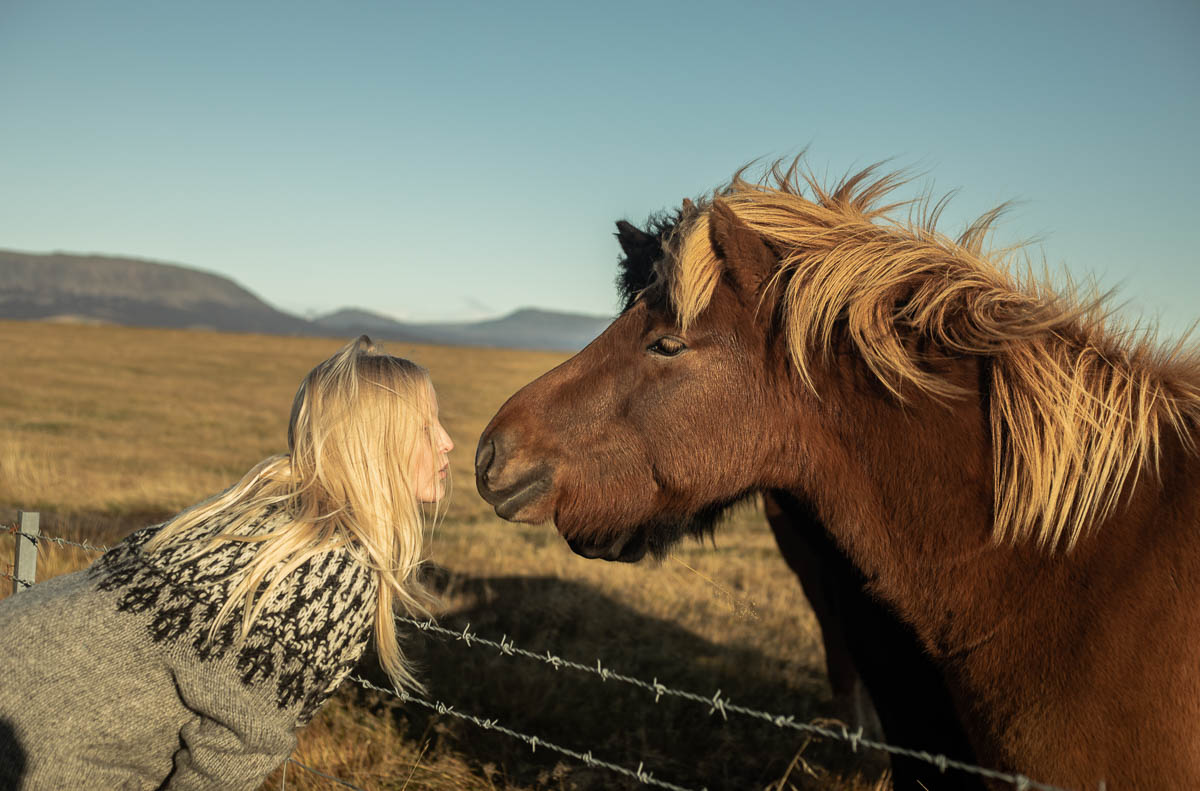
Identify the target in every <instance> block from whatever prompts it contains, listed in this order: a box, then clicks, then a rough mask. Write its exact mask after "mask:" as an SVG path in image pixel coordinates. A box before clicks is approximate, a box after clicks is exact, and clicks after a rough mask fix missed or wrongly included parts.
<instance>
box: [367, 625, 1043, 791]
mask: <svg viewBox="0 0 1200 791" xmlns="http://www.w3.org/2000/svg"><path fill="white" fill-rule="evenodd" d="M397 620H399V621H403V622H404V623H407V624H410V625H412V626H415V627H417V628H418V629H421V630H422V631H426V632H434V633H437V634H441V635H445V636H447V637H453V638H455V639H456V640H459V641H461V642H464V643H466V644H467V645H468V646H469V645H471V644H472V643H476V644H478V645H482V646H488V647H491V648H498V649H500V651H501V653H503V654H506V655H508V656H513V655H516V656H521V657H524V658H526V659H536V660H538V661H539V662H545V663H546V664H548V665H550V666H552V667H553V668H554V669H555V670H558V669H559V668H563V667H566V668H570V669H572V670H580V671H583V672H585V673H592V674H593V675H598V676H600V677H601V678H602V679H606V680H607V679H613V680H616V681H620V682H622V683H625V684H629V685H631V686H635V687H639V688H641V689H645V690H647V691H649V692H653V693H654V702H655V703H657V702H658V701H659V699H660V698H661V697H662V696H663V695H671V696H672V697H677V698H682V699H683V700H690V701H693V702H696V703H702V704H705V705H706V706H708V707H709V714H710V715H711V714H713V713H715V712H718V711H719V712H721V716H722V717H724V718H725V719H728V714H727V712H730V711H732V712H734V713H735V714H742V715H745V716H747V717H754V718H755V719H759V720H762V721H764V722H769V723H771V724H772V725H774V726H775V727H777V728H791V729H793V730H797V731H800V732H802V733H810V734H814V735H816V736H822V737H824V738H826V739H832V740H834V741H841V742H846V743H848V744H849V745H850V748H851V750H853V751H854V752H857V751H858V747H859V746H860V745H861V746H862V747H864V748H867V749H870V750H877V751H879V752H884V753H888V754H889V755H900V756H904V757H906V758H912V759H915V760H918V761H924V762H925V763H928V764H932V765H933V766H936V767H937V768H938V769H939V770H940V771H941V772H942V773H945V771H946V770H947V769H957V770H959V771H962V772H966V773H968V774H974V775H979V776H980V777H984V778H986V779H989V780H999V781H1001V782H1005V783H1008V784H1010V785H1012V786H1015V787H1016V789H1017V791H1035V790H1036V791H1066V789H1064V788H1061V787H1059V786H1054V785H1050V784H1048V783H1039V782H1036V781H1034V780H1030V779H1029V778H1028V777H1026V776H1025V775H1022V774H1009V773H1007V772H999V771H997V770H995V769H988V768H986V767H982V766H975V765H973V764H968V763H963V762H962V761H956V760H954V759H952V758H948V757H946V756H945V755H934V754H932V753H929V752H926V751H925V750H910V749H908V748H907V747H897V746H895V745H892V744H888V743H887V742H879V741H875V740H874V739H868V738H865V737H864V736H863V735H862V729H861V728H860V729H859V730H858V731H856V732H853V733H852V732H851V731H850V730H849V729H847V728H846V727H845V726H843V727H842V728H841V730H840V732H839V731H838V730H834V729H832V728H826V727H823V726H821V725H814V724H812V723H810V722H797V721H796V718H795V717H794V716H793V715H790V714H789V715H787V716H784V715H782V714H771V713H769V712H765V711H759V710H757V709H752V708H749V707H747V706H741V705H738V704H736V703H733V702H732V701H729V700H726V699H725V698H722V697H721V690H717V692H716V694H714V695H712V696H710V697H705V696H703V695H699V694H697V693H695V692H688V691H686V690H682V689H673V688H672V687H668V686H666V685H665V684H662V683H660V682H659V680H658V679H657V678H655V679H654V681H653V682H652V683H651V682H646V681H643V680H642V679H640V678H634V677H633V676H626V675H624V674H622V673H617V672H614V671H612V670H609V669H607V668H605V667H603V666H602V665H601V664H600V660H599V659H597V660H596V664H595V666H592V665H585V664H583V663H581V662H573V661H571V660H569V659H563V658H562V657H559V656H555V655H553V654H551V653H550V652H549V651H546V653H545V654H544V655H543V654H538V653H535V652H533V651H528V650H526V649H524V648H518V647H517V646H515V645H514V644H513V643H512V641H506V642H505V643H503V644H501V643H497V642H496V641H494V640H489V639H487V638H486V637H480V636H479V635H477V634H471V633H470V628H471V627H470V624H467V626H465V627H464V628H463V629H462V631H457V632H456V631H454V630H453V629H447V628H445V627H442V626H438V625H437V624H435V623H434V622H433V619H426V620H424V621H418V620H417V619H415V618H409V617H407V616H400V617H398V618H397ZM505 637H506V638H507V635H506V636H505ZM384 691H386V690H384ZM413 700H417V699H416V698H413ZM568 754H569V753H568ZM576 757H578V756H576ZM625 772H626V773H628V772H629V770H625Z"/></svg>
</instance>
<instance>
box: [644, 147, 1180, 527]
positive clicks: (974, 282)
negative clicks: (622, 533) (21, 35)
mask: <svg viewBox="0 0 1200 791" xmlns="http://www.w3.org/2000/svg"><path fill="white" fill-rule="evenodd" d="M799 161H800V160H799V158H797V160H795V161H793V163H792V164H791V167H789V168H787V169H784V168H783V167H782V166H781V165H780V164H779V163H776V164H775V165H774V166H772V167H771V168H770V169H769V171H768V173H767V174H766V176H765V177H764V178H763V179H762V181H761V182H759V183H751V182H748V181H746V180H744V179H743V178H742V171H739V172H738V173H737V174H735V175H734V177H733V179H732V180H731V182H730V183H729V184H728V185H727V186H726V187H724V188H722V189H720V190H717V191H716V193H715V194H714V195H713V197H712V199H710V200H707V201H702V202H701V204H700V205H698V206H693V205H690V204H689V205H686V206H685V211H684V212H683V213H682V216H681V222H680V224H679V226H678V228H677V229H676V230H675V233H674V235H673V236H672V237H671V238H670V239H668V240H667V242H668V248H669V252H670V253H671V255H670V256H669V257H670V258H672V263H671V264H667V263H666V262H665V259H664V262H663V263H662V264H661V266H660V267H658V268H656V276H657V279H658V281H659V282H660V283H663V284H665V286H666V288H667V291H668V294H669V295H670V299H671V303H672V306H673V307H674V308H675V311H676V314H677V320H678V322H679V325H680V327H681V328H683V330H684V331H686V328H687V327H688V326H689V325H690V324H691V323H693V322H694V321H696V319H697V317H698V316H699V315H700V313H701V312H702V311H703V310H704V309H705V308H706V307H707V306H708V304H709V302H710V300H711V299H712V295H713V292H714V290H715V288H716V285H717V282H718V281H719V279H720V275H721V272H722V268H723V266H724V264H723V263H722V262H721V260H720V259H719V258H718V256H717V255H716V252H715V251H714V250H713V248H712V244H711V241H710V239H709V224H708V219H709V212H710V211H711V209H712V207H713V205H714V203H715V202H716V201H720V202H722V203H724V204H725V206H726V207H728V209H729V210H730V211H731V212H732V213H733V214H734V215H735V216H736V217H737V219H738V220H739V221H740V222H742V223H744V224H745V225H746V226H747V227H749V228H750V229H751V230H753V231H754V232H755V233H757V234H759V235H760V236H761V237H762V239H763V240H764V241H765V243H766V244H768V245H769V246H770V247H771V248H772V249H774V250H775V251H777V253H778V256H779V260H780V263H779V266H778V267H777V268H776V270H775V271H774V272H773V273H772V275H771V278H770V279H769V280H768V281H767V284H768V286H767V289H766V290H764V292H763V293H764V297H765V294H766V293H767V291H771V290H773V289H780V290H781V291H782V293H781V295H780V297H779V303H778V310H779V312H780V315H781V317H782V319H783V322H784V334H785V337H786V343H787V345H788V351H789V353H790V356H791V359H792V363H793V364H794V366H795V368H796V371H797V372H798V374H799V376H800V378H801V379H802V380H803V381H804V382H805V384H806V385H807V386H808V387H809V388H810V389H811V390H813V391H814V392H815V390H816V385H815V382H814V381H813V376H812V370H811V368H812V366H811V363H812V361H813V358H814V357H816V358H818V359H820V358H825V359H827V358H828V357H829V356H830V355H831V354H832V350H833V348H834V338H835V332H836V331H837V330H838V328H844V330H845V332H846V334H847V337H848V338H849V340H850V341H851V342H852V343H853V344H854V347H855V348H856V349H857V351H858V353H859V354H860V355H861V357H862V359H863V361H864V362H865V363H866V364H867V365H868V366H869V368H870V369H871V371H872V372H873V373H874V375H875V376H876V378H877V379H878V380H879V382H880V383H881V384H882V385H883V386H885V387H886V388H887V389H888V390H890V391H891V392H892V393H893V394H894V395H895V396H896V397H897V398H899V399H900V400H904V399H905V398H906V397H907V395H908V394H909V393H912V392H914V391H915V392H921V393H925V394H928V395H930V396H932V397H934V398H937V399H941V400H948V399H952V398H956V397H959V396H962V395H963V393H962V392H960V391H959V390H958V389H957V388H956V387H955V386H954V385H953V384H952V383H950V382H949V381H947V380H946V379H944V378H942V377H941V376H939V375H938V374H937V373H935V372H931V371H929V370H927V368H926V367H925V366H924V358H923V357H922V356H921V355H920V353H919V352H915V351H914V350H913V349H912V344H911V343H909V341H910V340H911V339H912V338H914V337H923V338H928V339H931V340H933V341H934V342H935V343H937V344H939V345H940V346H941V347H942V348H943V349H944V350H945V351H946V352H948V353H950V354H970V355H981V356H985V357H988V358H990V359H991V360H992V367H991V383H990V390H989V392H988V393H987V400H988V403H989V405H990V410H991V414H990V422H991V431H992V445H993V449H992V452H993V467H994V476H995V479H994V492H995V498H996V506H995V517H994V525H993V534H994V536H995V538H996V540H997V541H998V542H999V541H1004V540H1013V541H1016V540H1021V539H1024V538H1027V537H1028V538H1033V539H1034V540H1035V541H1037V543H1039V544H1040V545H1042V546H1045V547H1049V548H1051V549H1053V548H1056V547H1059V546H1063V547H1065V548H1066V549H1068V550H1069V549H1070V548H1071V547H1073V546H1074V545H1075V544H1076V543H1077V542H1078V541H1079V539H1080V538H1081V537H1082V536H1084V535H1086V534H1087V533H1088V532H1089V531H1090V530H1091V529H1092V528H1094V527H1095V526H1096V525H1098V524H1100V523H1101V522H1103V521H1104V520H1105V519H1106V518H1107V517H1108V516H1109V515H1110V514H1112V512H1113V510H1114V509H1115V508H1116V506H1117V504H1118V501H1119V499H1120V497H1121V495H1122V494H1123V493H1128V492H1131V491H1132V490H1133V488H1134V487H1135V486H1136V484H1137V481H1138V478H1139V474H1140V473H1141V471H1142V470H1143V469H1144V468H1147V467H1149V468H1150V469H1152V470H1155V471H1157V468H1158V464H1159V461H1160V453H1161V450H1162V445H1163V443H1164V440H1165V439H1166V437H1164V434H1165V433H1168V432H1169V433H1171V434H1174V435H1175V436H1176V437H1177V438H1178V440H1179V442H1180V443H1181V444H1182V445H1183V446H1184V447H1185V448H1186V449H1187V450H1189V451H1193V452H1194V451H1196V450H1197V433H1198V431H1200V348H1197V347H1195V346H1192V347H1189V346H1188V345H1187V343H1186V339H1182V340H1180V341H1179V342H1178V343H1177V344H1175V346H1174V347H1171V348H1166V349H1163V348H1160V347H1159V346H1158V345H1157V344H1156V343H1155V341H1154V335H1153V332H1145V333H1144V334H1142V335H1140V336H1139V335H1138V334H1137V333H1135V332H1131V331H1129V330H1126V329H1124V328H1122V327H1120V326H1119V325H1117V324H1116V323H1115V322H1113V321H1111V319H1110V316H1109V312H1108V310H1107V309H1106V305H1105V298H1104V297H1103V296H1097V295H1095V294H1094V293H1089V292H1088V291H1087V290H1084V289H1078V288H1077V287H1075V286H1074V285H1073V284H1071V283H1067V284H1066V285H1065V287H1064V286H1057V287H1056V285H1055V284H1053V283H1051V282H1050V281H1049V278H1038V277H1036V276H1034V275H1033V274H1032V273H1030V274H1028V275H1027V276H1026V277H1024V278H1018V277H1014V276H1013V275H1011V274H1009V266H1008V262H1007V259H1008V258H1009V256H1010V254H1011V253H1013V252H1016V250H1014V249H1010V250H1000V251H987V250H985V249H984V246H985V241H986V238H987V236H988V233H989V231H990V230H991V228H992V226H993V225H994V223H995V221H996V219H997V218H998V216H999V215H1000V214H1001V213H1002V211H1003V208H1004V207H999V208H998V209H995V210H992V211H990V212H988V213H986V214H984V215H983V216H982V217H980V218H979V219H978V220H976V221H975V222H974V223H972V224H971V225H970V226H968V228H967V229H966V230H965V231H964V232H963V233H962V234H961V235H960V236H959V237H958V238H956V239H951V238H949V237H947V236H945V235H943V234H942V233H940V232H939V231H938V230H937V229H936V224H937V220H938V216H939V215H940V214H941V211H942V209H943V208H944V207H945V201H944V200H943V201H940V202H938V203H936V204H933V205H932V206H931V205H929V204H928V203H926V204H924V205H923V206H922V205H920V204H918V209H922V211H918V212H917V216H916V217H915V218H914V217H913V216H912V215H911V214H910V218H909V220H908V221H907V222H906V221H903V220H897V219H894V218H892V217H891V215H890V212H892V211H893V210H894V209H896V208H897V207H898V206H900V205H903V204H902V203H890V204H886V205H885V204H884V203H883V202H884V201H885V199H887V198H888V196H889V193H890V192H892V190H894V189H895V188H896V187H898V186H899V185H901V184H903V183H904V181H905V179H904V176H903V174H888V175H883V176H877V175H876V174H875V171H876V168H875V167H869V168H866V169H864V170H862V171H860V172H858V173H855V174H853V175H851V176H848V177H847V178H845V179H843V180H842V181H841V182H840V183H838V184H836V185H834V186H833V187H832V188H826V187H824V186H822V185H821V184H820V183H819V182H818V181H817V180H816V179H815V178H814V177H812V176H811V175H807V174H805V173H802V172H801V171H800V170H799V167H798V166H799ZM805 187H808V191H809V192H810V193H811V195H812V198H811V199H809V198H806V197H805V196H804V194H803V193H804V192H805V189H804V188H805Z"/></svg>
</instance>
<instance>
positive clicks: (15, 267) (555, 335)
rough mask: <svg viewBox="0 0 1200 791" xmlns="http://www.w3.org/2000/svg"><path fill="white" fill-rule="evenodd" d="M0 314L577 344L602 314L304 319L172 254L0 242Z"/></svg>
mask: <svg viewBox="0 0 1200 791" xmlns="http://www.w3.org/2000/svg"><path fill="white" fill-rule="evenodd" d="M0 318H4V319H20V320H30V319H40V320H54V321H60V322H62V321H66V322H77V323H89V324H93V323H106V324H123V325H129V326H138V327H165V328H177V329H211V330H218V331H222V332H258V333H265V334H270V335H313V336H324V335H336V336H346V335H357V334H360V333H368V334H370V335H372V336H377V337H379V338H380V339H386V340H399V341H408V342H413V343H434V344H441V345H450V346H492V347H504V348H514V349H550V350H563V351H570V350H576V349H580V348H582V347H583V346H585V345H587V344H588V343H589V342H590V341H591V340H592V339H593V338H595V337H596V336H597V335H599V334H600V332H602V331H603V329H604V328H605V327H606V326H608V323H609V322H610V321H611V319H610V318H608V317H603V316H585V315H580V314H574V313H562V312H555V311H547V310H538V309H533V308H525V309H521V310H517V311H515V312H513V313H511V314H509V315H507V316H504V317H502V318H498V319H489V320H486V321H479V322H442V323H405V322H401V321H397V320H395V319H391V318H388V317H386V316H381V315H379V314H376V313H371V312H369V311H365V310H360V309H357V308H345V309H342V310H338V311H335V312H333V313H330V314H328V315H326V316H323V317H321V318H318V319H316V320H313V321H310V320H307V319H304V318H301V317H300V316H295V315H292V314H290V313H287V312H285V311H281V310H278V309H276V308H274V307H272V306H271V305H269V304H268V303H267V302H265V301H264V300H263V299H261V298H259V297H258V296H257V295H255V294H253V293H251V292H250V291H248V290H247V289H245V288H243V287H242V286H241V285H239V284H238V283H236V282H235V281H233V280H231V279H229V278H227V277H223V276H221V275H217V274H213V273H211V272H204V271H201V270H198V269H193V268H191V267H187V266H181V265H178V264H167V263H160V262H156V261H146V260H141V259H136V258H122V257H114V256H102V255H79V254H73V253H61V252H56V253H49V254H39V253H27V252H17V251H12V250H0Z"/></svg>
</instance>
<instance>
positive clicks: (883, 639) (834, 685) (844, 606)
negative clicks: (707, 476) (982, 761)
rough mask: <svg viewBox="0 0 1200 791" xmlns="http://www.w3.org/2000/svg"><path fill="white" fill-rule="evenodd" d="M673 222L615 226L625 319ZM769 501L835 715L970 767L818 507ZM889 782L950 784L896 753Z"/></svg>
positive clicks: (927, 670) (924, 666)
mask: <svg viewBox="0 0 1200 791" xmlns="http://www.w3.org/2000/svg"><path fill="white" fill-rule="evenodd" d="M676 222H677V218H675V219H672V218H671V217H669V216H665V215H663V216H658V217H652V218H651V222H650V224H649V228H648V230H647V231H643V230H642V229H640V228H637V227H636V226H634V225H632V224H631V223H628V222H626V221H624V220H620V221H618V222H617V233H616V237H617V241H618V242H619V243H620V245H621V249H622V251H623V253H624V257H623V258H622V259H621V261H620V266H619V271H620V276H619V277H618V282H617V287H618V291H619V293H620V296H621V300H622V303H623V305H624V307H623V309H622V312H624V311H626V310H628V309H629V308H630V307H631V306H632V304H633V301H634V299H635V298H636V296H637V295H638V294H639V293H640V292H641V291H642V290H643V289H645V288H646V287H647V286H649V285H650V282H651V278H652V273H653V267H654V264H655V262H657V261H658V260H659V259H660V258H662V254H663V250H662V243H663V239H664V238H665V237H668V236H670V235H671V234H672V232H673V231H674V228H675V223H676ZM762 500H763V511H764V513H765V516H766V518H767V522H768V524H769V525H770V527H771V530H772V532H773V533H774V536H775V540H776V544H777V545H778V547H779V550H780V552H781V554H782V555H783V558H784V560H785V561H786V563H787V565H788V567H789V568H790V569H791V570H792V572H793V573H794V574H795V575H796V577H797V579H798V580H799V582H800V585H801V587H802V589H803V590H804V594H805V597H806V598H807V599H808V601H809V604H810V606H811V609H812V611H813V613H814V614H815V615H816V618H817V624H818V626H819V627H820V630H821V637H822V643H823V645H824V649H825V665H826V678H827V679H828V681H829V686H830V689H831V692H832V693H833V700H834V709H835V711H836V713H837V714H838V715H839V716H840V717H841V718H843V719H844V720H846V721H848V722H849V723H850V727H851V728H856V729H858V731H859V732H861V733H864V734H865V735H866V736H868V737H870V738H879V737H880V736H884V737H886V738H888V739H889V740H890V741H891V742H892V743H894V744H896V745H897V746H900V747H906V748H909V749H912V750H922V751H925V752H929V753H933V754H937V755H944V756H946V757H947V758H952V759H955V760H957V761H960V762H962V763H968V764H969V763H973V762H974V755H973V753H972V752H971V748H970V744H969V743H968V742H967V739H966V736H965V735H964V734H963V732H962V728H961V725H960V724H959V722H958V719H957V713H956V712H955V711H954V707H953V704H952V703H951V701H950V699H949V695H948V693H947V691H946V688H945V683H944V681H943V679H942V678H941V675H940V672H939V671H938V669H937V668H936V667H935V666H934V665H933V663H932V662H930V660H929V659H928V657H927V656H926V655H925V652H924V651H923V649H921V647H920V644H919V642H918V641H917V640H916V637H915V635H913V634H912V630H911V629H909V628H908V627H907V626H906V625H905V624H904V623H903V622H902V621H900V619H899V618H897V617H896V615H895V614H894V613H893V612H892V611H891V610H890V609H889V608H888V607H887V605H886V604H884V603H882V602H880V601H878V600H877V599H876V598H875V597H874V596H872V595H871V594H870V592H869V591H867V590H866V588H865V584H866V580H865V579H864V577H863V575H862V574H861V573H860V572H859V571H858V569H856V568H855V567H854V565H853V564H852V563H851V562H850V561H849V559H848V558H847V557H846V555H845V553H843V552H842V551H841V550H839V549H838V547H837V545H836V544H835V543H834V542H833V541H832V539H831V538H830V537H829V535H828V533H827V531H826V530H825V529H824V527H823V526H822V525H821V523H820V519H819V517H818V516H817V515H816V514H815V513H814V511H813V509H812V508H811V507H809V506H808V505H807V504H805V503H803V502H800V501H798V500H797V499H796V498H794V497H792V496H791V495H790V494H789V493H788V492H786V491H780V490H774V491H766V492H763V494H762ZM881 731H882V733H881ZM953 780H954V788H956V789H959V790H960V791H969V789H974V788H982V785H980V784H978V783H977V782H976V781H975V779H974V778H972V777H969V776H965V777H956V778H953ZM892 784H893V788H895V789H897V791H909V790H910V789H911V790H912V791H920V790H921V789H926V791H927V790H928V789H934V788H938V787H941V786H943V785H945V784H946V779H945V777H944V776H943V775H942V774H941V773H940V772H938V771H936V770H935V769H934V768H933V767H932V765H931V764H930V763H928V762H925V761H921V760H919V759H913V758H909V757H906V756H903V755H893V756H892Z"/></svg>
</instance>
